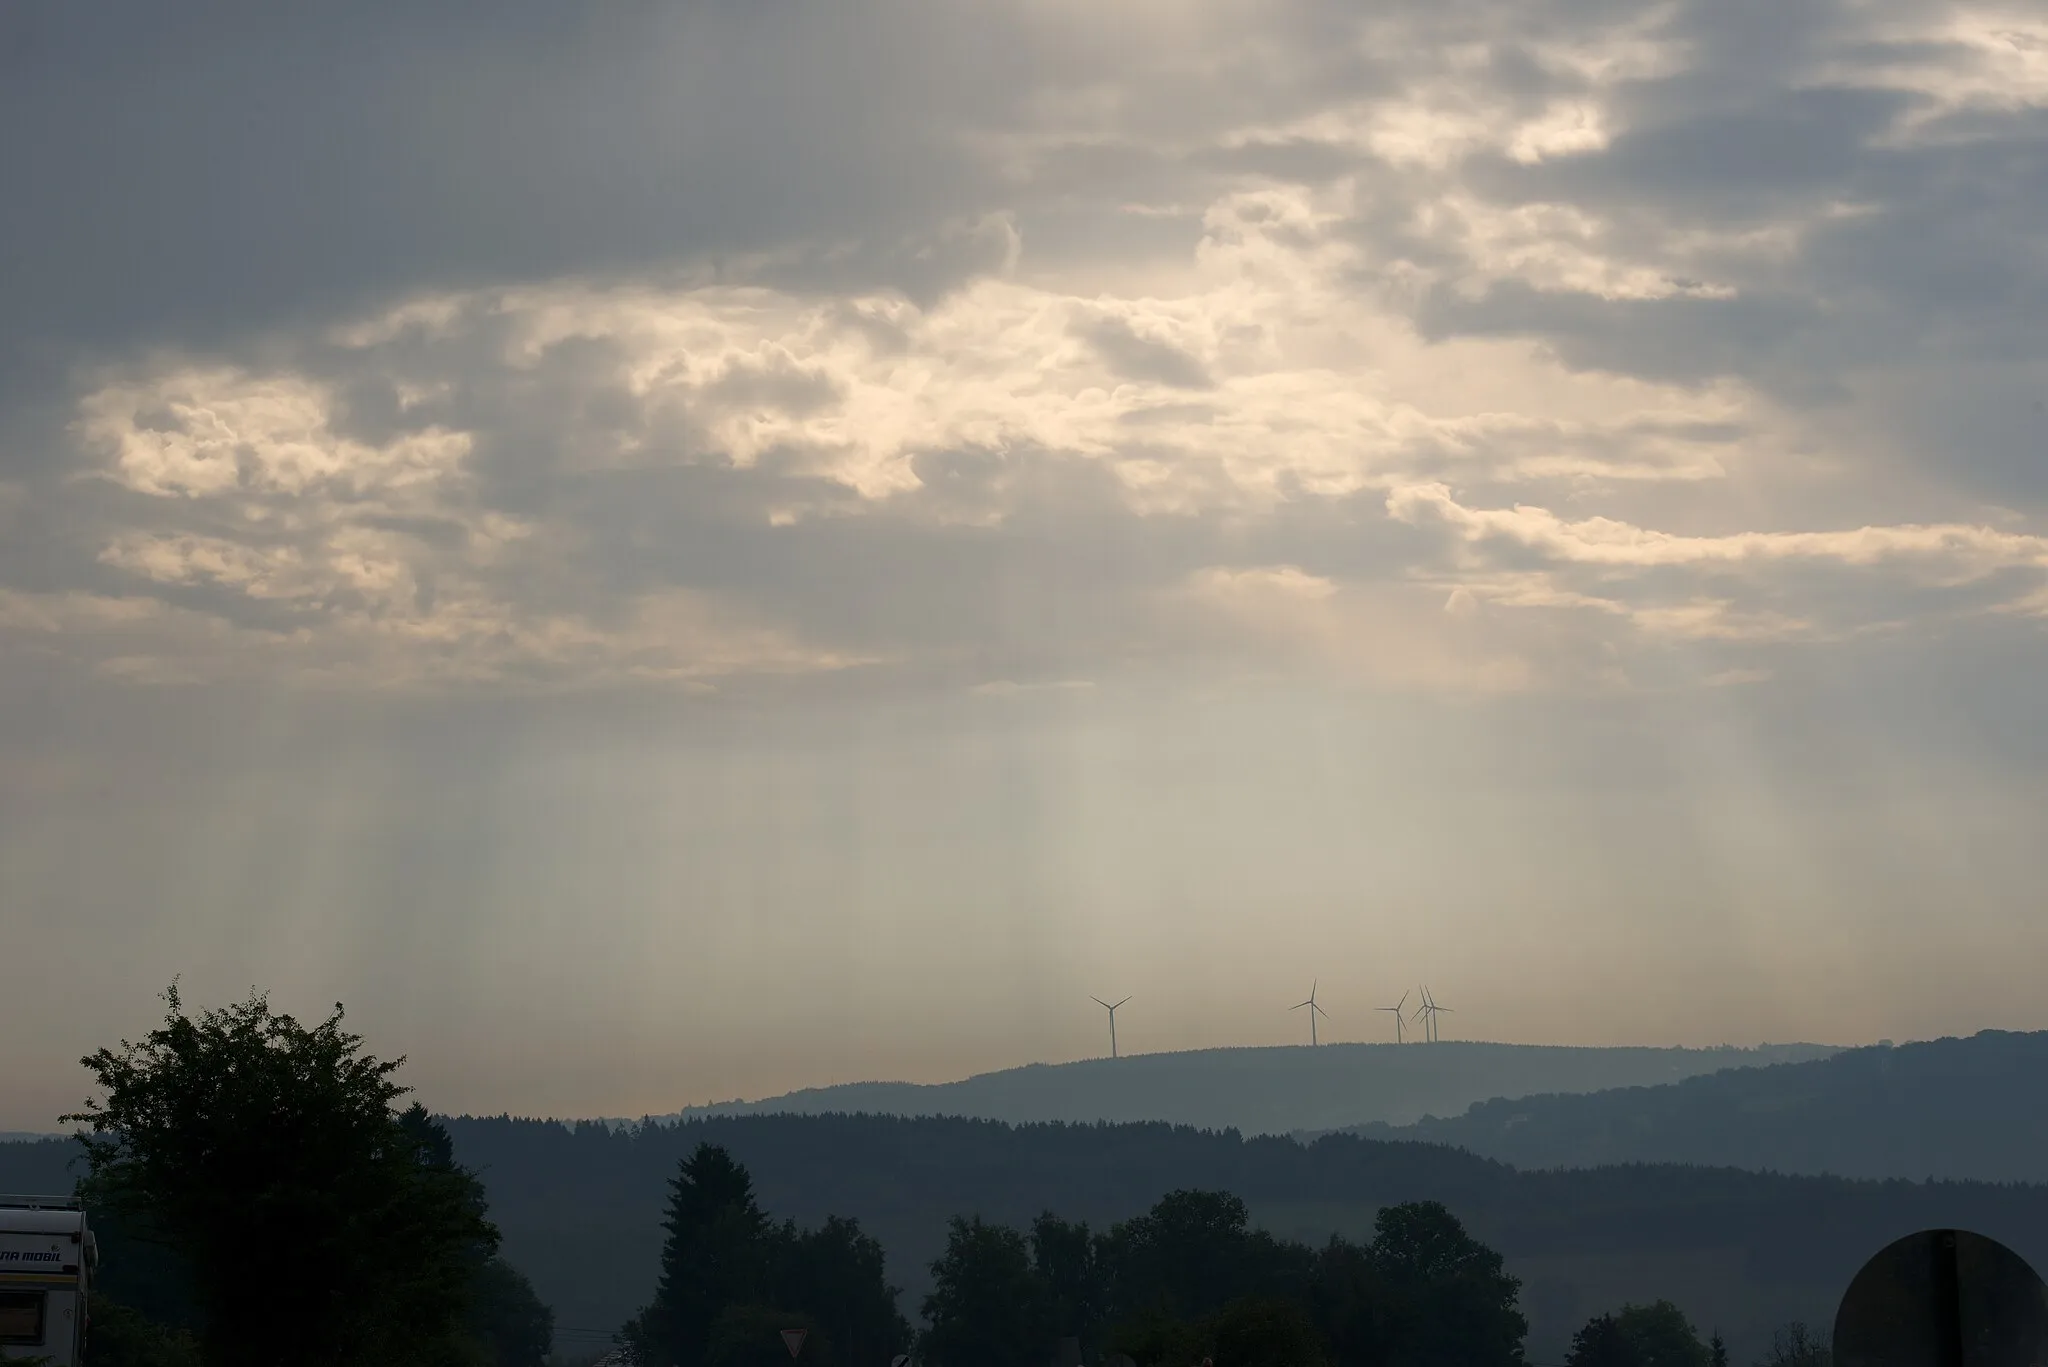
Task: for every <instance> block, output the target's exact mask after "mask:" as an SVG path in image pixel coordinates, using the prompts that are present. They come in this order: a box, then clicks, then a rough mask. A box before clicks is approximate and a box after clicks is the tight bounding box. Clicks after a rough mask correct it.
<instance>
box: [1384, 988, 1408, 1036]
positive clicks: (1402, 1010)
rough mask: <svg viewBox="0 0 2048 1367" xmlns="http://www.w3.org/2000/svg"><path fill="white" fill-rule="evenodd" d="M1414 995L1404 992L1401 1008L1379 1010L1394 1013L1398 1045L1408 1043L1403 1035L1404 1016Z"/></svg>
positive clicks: (1391, 1007)
mask: <svg viewBox="0 0 2048 1367" xmlns="http://www.w3.org/2000/svg"><path fill="white" fill-rule="evenodd" d="M1414 995H1415V994H1414V993H1412V992H1403V993H1402V994H1401V1004H1400V1005H1399V1006H1382V1007H1379V1008H1378V1009H1379V1010H1381V1011H1391V1012H1393V1013H1394V1043H1396V1044H1404V1043H1406V1040H1405V1039H1403V1037H1402V1034H1401V1025H1402V1015H1403V1013H1405V1012H1406V1011H1407V1009H1408V999H1409V998H1410V997H1412V996H1414Z"/></svg>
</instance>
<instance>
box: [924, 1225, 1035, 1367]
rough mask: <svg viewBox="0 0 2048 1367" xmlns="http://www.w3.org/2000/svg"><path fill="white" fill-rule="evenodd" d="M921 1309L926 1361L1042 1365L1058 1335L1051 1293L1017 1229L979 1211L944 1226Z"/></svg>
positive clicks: (947, 1366) (952, 1366)
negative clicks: (943, 1238) (942, 1241)
mask: <svg viewBox="0 0 2048 1367" xmlns="http://www.w3.org/2000/svg"><path fill="white" fill-rule="evenodd" d="M924 1316H925V1320H926V1323H927V1325H928V1326H929V1327H928V1328H927V1329H926V1330H925V1335H924V1340H923V1343H924V1356H925V1358H926V1360H927V1361H929V1362H930V1363H931V1364H932V1365H933V1367H1044V1365H1045V1362H1046V1360H1047V1359H1048V1358H1049V1357H1050V1356H1051V1354H1052V1350H1053V1345H1054V1341H1055V1339H1056V1337H1057V1335H1056V1333H1055V1330H1054V1327H1053V1305H1052V1298H1051V1295H1050V1294H1049V1292H1048V1291H1047V1289H1046V1286H1045V1283H1044V1282H1043V1281H1041V1280H1040V1279H1039V1276H1038V1273H1037V1272H1036V1271H1035V1270H1034V1269H1033V1268H1032V1265H1031V1253H1030V1248H1029V1246H1028V1244H1027V1243H1026V1242H1025V1239H1024V1236H1023V1235H1022V1234H1019V1233H1018V1232H1017V1231H1016V1230H1014V1229H1011V1228H1009V1227H1008V1226H1006V1225H992V1224H988V1223H986V1222H985V1221H983V1220H982V1218H981V1217H980V1216H978V1215H977V1216H975V1217H974V1218H973V1219H972V1220H963V1219H960V1218H957V1217H956V1218H955V1219H954V1220H953V1222H952V1223H951V1225H950V1226H949V1227H948V1234H947V1239H946V1251H945V1253H943V1254H942V1255H940V1257H939V1258H938V1260H937V1261H935V1262H934V1263H933V1264H932V1292H931V1294H930V1295H928V1296H926V1297H925V1300H924Z"/></svg>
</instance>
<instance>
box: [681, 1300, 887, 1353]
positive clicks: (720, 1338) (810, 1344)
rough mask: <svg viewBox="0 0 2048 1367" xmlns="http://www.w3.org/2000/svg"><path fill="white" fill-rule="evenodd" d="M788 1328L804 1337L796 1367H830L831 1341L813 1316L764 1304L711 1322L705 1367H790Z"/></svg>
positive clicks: (735, 1308)
mask: <svg viewBox="0 0 2048 1367" xmlns="http://www.w3.org/2000/svg"><path fill="white" fill-rule="evenodd" d="M791 1329H798V1330H802V1331H803V1334H804V1338H803V1344H802V1347H801V1348H800V1350H799V1351H798V1354H797V1357H796V1360H795V1361H796V1367H832V1364H833V1363H834V1362H835V1361H836V1360H838V1357H839V1354H838V1353H837V1352H836V1351H835V1349H834V1345H833V1343H832V1341H831V1339H830V1338H829V1337H828V1336H827V1335H825V1334H823V1333H821V1332H819V1329H818V1324H817V1320H816V1319H815V1318H814V1317H813V1316H810V1315H806V1314H803V1313H802V1312H800V1311H795V1310H774V1309H770V1308H769V1307H767V1306H763V1305H732V1306H727V1307H726V1308H725V1309H724V1310H721V1311H720V1312H719V1313H718V1318H717V1319H716V1320H714V1321H713V1322H712V1325H711V1335H710V1338H709V1339H708V1340H707V1341H706V1343H705V1348H704V1363H705V1367H791V1360H790V1356H789V1348H788V1347H787V1346H786V1345H785V1344H784V1342H783V1339H782V1335H783V1333H784V1332H785V1331H787V1330H791ZM887 1360H888V1359H886V1358H884V1359H883V1361H884V1362H886V1361H887ZM852 1361H856V1362H857V1361H858V1359H852Z"/></svg>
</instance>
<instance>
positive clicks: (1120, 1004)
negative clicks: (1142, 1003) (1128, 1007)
mask: <svg viewBox="0 0 2048 1367" xmlns="http://www.w3.org/2000/svg"><path fill="white" fill-rule="evenodd" d="M1129 1000H1130V998H1129V997H1125V998H1124V1001H1123V1002H1118V1003H1117V1004H1116V1005H1117V1006H1122V1005H1123V1004H1124V1002H1127V1001H1129ZM1115 1009H1116V1007H1114V1006H1113V1007H1111V1008H1110V1010H1112V1011H1114V1010H1115Z"/></svg>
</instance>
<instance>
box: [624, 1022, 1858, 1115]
mask: <svg viewBox="0 0 2048 1367" xmlns="http://www.w3.org/2000/svg"><path fill="white" fill-rule="evenodd" d="M1835 1052H1837V1050H1836V1048H1834V1047H1832V1046H1828V1045H1819V1044H1781V1045H1765V1046H1764V1047H1762V1048H1759V1049H1736V1048H1728V1047H1724V1048H1718V1049H1641V1048H1621V1049H1575V1048H1562V1047H1557V1046H1551V1045H1536V1044H1480V1043H1471V1042H1466V1041H1449V1040H1447V1041H1444V1042H1441V1043H1438V1044H1428V1045H1423V1044H1410V1045H1401V1046H1397V1045H1392V1044H1326V1045H1323V1046H1322V1047H1321V1048H1314V1049H1312V1048H1308V1047H1306V1046H1291V1047H1284V1048H1270V1049H1199V1050H1189V1051H1187V1052H1184V1053H1171V1054H1137V1055H1133V1056H1130V1057H1127V1058H1120V1059H1085V1060H1082V1061H1081V1062H1078V1063H1037V1064H1032V1065H1030V1066H1028V1067H1024V1068H1008V1069H1004V1070H1002V1071H1001V1072H994V1073H982V1074H979V1075H977V1076H975V1077H970V1078H967V1079H965V1080H964V1081H960V1082H942V1083H933V1084H929V1085H925V1084H918V1083H911V1082H857V1083H848V1084H845V1085H841V1086H836V1087H817V1088H811V1089H809V1090H805V1091H800V1092H791V1093H789V1094H788V1095H786V1096H778V1097H770V1098H768V1099H767V1100H764V1101H731V1102H724V1103H721V1104H718V1105H712V1106H697V1107H691V1108H690V1109H688V1110H685V1111H682V1112H681V1113H680V1114H678V1115H668V1116H661V1117H657V1118H658V1119H661V1120H677V1119H685V1120H695V1119H701V1118H705V1117H709V1116H719V1115H770V1114H789V1115H826V1114H833V1113H843V1114H865V1115H904V1116H918V1115H947V1116H965V1117H968V1118H970V1119H975V1120H1002V1121H1007V1122H1009V1123H1011V1124H1028V1123H1033V1122H1039V1121H1054V1120H1058V1121H1067V1122H1069V1123H1080V1124H1089V1123H1094V1122H1096V1121H1143V1120H1164V1121H1167V1122H1169V1123H1172V1124H1177V1125H1194V1126H1198V1127H1202V1128H1207V1129H1236V1130H1238V1131H1240V1132H1242V1133H1245V1134H1289V1133H1293V1132H1295V1131H1298V1130H1330V1129H1336V1128H1339V1127H1341V1126H1347V1125H1358V1124H1365V1123H1368V1122H1373V1121H1380V1122H1385V1123H1387V1124H1394V1125H1401V1124H1406V1123H1408V1122H1410V1121H1414V1120H1418V1119H1420V1118H1422V1117H1423V1116H1426V1115H1456V1114H1458V1113H1460V1112H1462V1111H1463V1110H1464V1109H1465V1108H1466V1107H1468V1106H1470V1105H1471V1104H1472V1103H1473V1102H1475V1101H1484V1100H1486V1099H1488V1098H1490V1097H1520V1096H1531V1095H1534V1094H1537V1093H1542V1092H1591V1091H1598V1090H1600V1089H1602V1088H1610V1087H1640V1086H1648V1085H1651V1084H1654V1083H1660V1082H1674V1081H1677V1080H1678V1079H1680V1078H1686V1077H1692V1076H1695V1075H1697V1074H1700V1073H1711V1072H1714V1071H1716V1070H1718V1069H1723V1068H1731V1067H1735V1068H1741V1067H1761V1066H1765V1065H1769V1064H1773V1063H1788V1062H1795V1061H1801V1060H1806V1059H1816V1058H1825V1057H1827V1056H1828V1055H1829V1054H1832V1053H1835Z"/></svg>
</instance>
